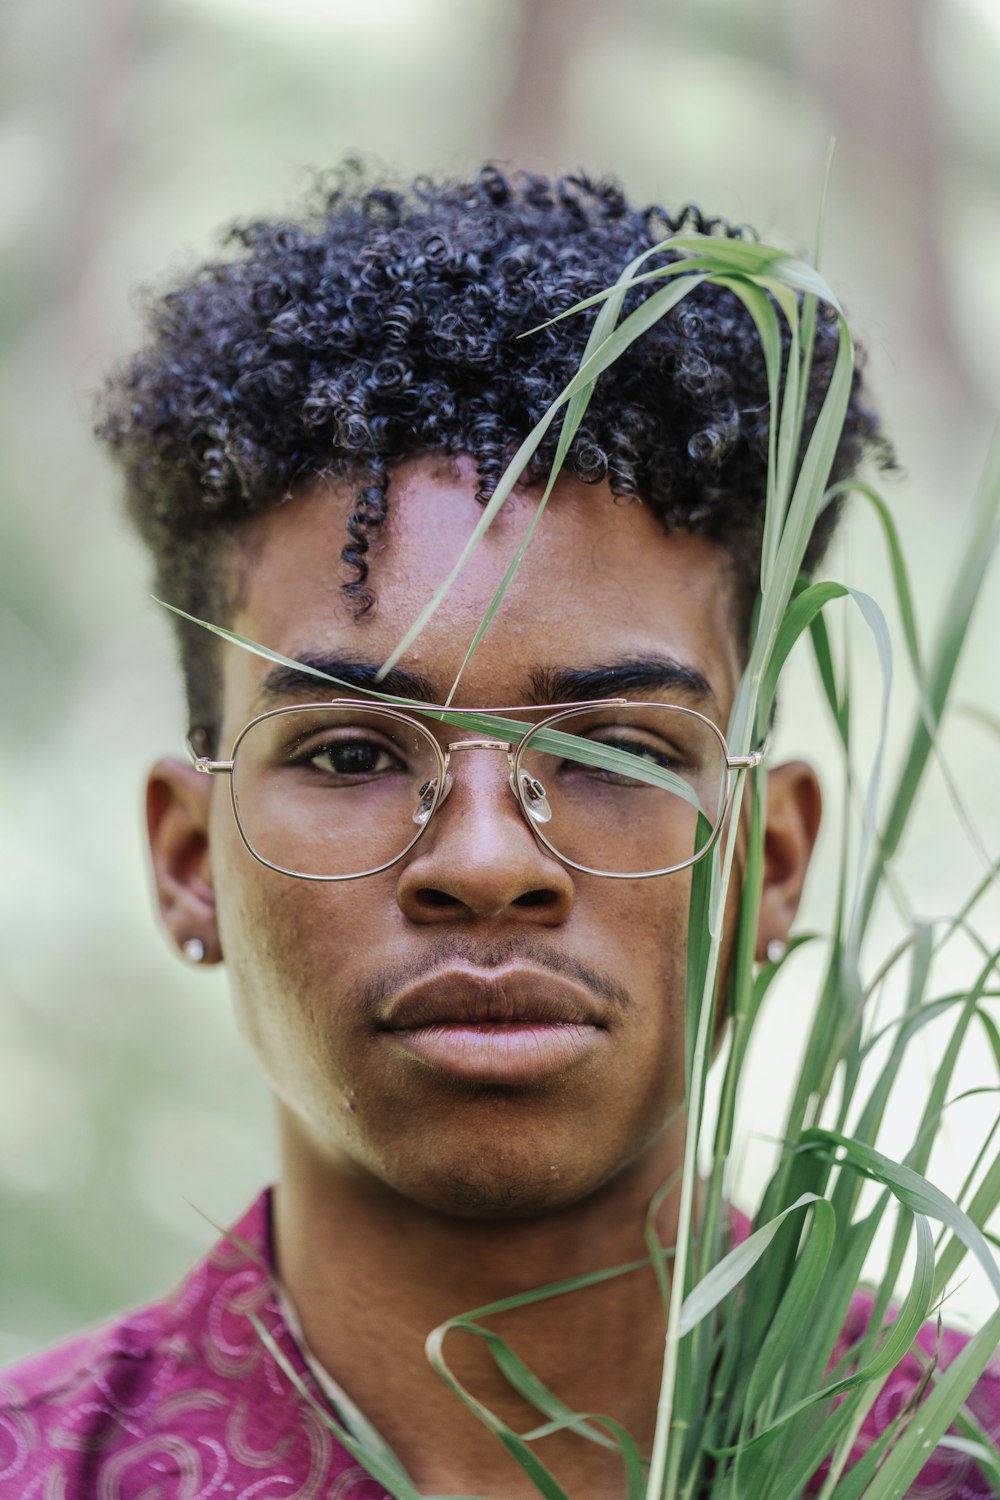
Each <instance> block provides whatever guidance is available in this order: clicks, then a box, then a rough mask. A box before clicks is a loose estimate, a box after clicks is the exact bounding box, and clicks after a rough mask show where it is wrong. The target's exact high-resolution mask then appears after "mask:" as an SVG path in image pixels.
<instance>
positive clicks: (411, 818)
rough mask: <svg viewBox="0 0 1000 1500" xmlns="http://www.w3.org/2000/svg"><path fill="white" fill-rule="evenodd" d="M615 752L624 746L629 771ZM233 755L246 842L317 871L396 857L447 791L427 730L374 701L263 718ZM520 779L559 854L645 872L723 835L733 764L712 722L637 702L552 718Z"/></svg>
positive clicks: (289, 867) (360, 867) (521, 761)
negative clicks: (721, 823) (720, 828)
mask: <svg viewBox="0 0 1000 1500" xmlns="http://www.w3.org/2000/svg"><path fill="white" fill-rule="evenodd" d="M434 727H435V730H436V731H437V732H438V734H440V736H441V739H442V741H443V742H445V743H446V742H447V741H448V740H454V739H455V738H456V737H457V736H456V731H455V730H454V729H452V728H450V727H449V726H448V725H435V726H434ZM609 751H621V752H624V753H626V754H628V755H629V757H630V761H631V763H630V765H629V767H628V774H623V773H622V771H621V770H620V769H619V768H618V767H617V766H615V765H613V764H612V763H611V760H610V757H609ZM472 753H478V752H475V751H474V752H472ZM483 753H494V754H495V753H496V752H490V751H486V752H483ZM234 762H235V763H234V767H233V802H234V806H235V809H236V816H237V819H238V821H239V824H240V828H241V830H242V832H243V837H244V838H245V839H246V842H247V843H248V845H249V846H250V848H251V849H252V850H253V852H254V853H255V854H256V855H258V857H259V858H261V859H263V860H264V861H265V863H267V864H270V865H273V866H275V867H276V868H277V869H279V870H284V871H287V872H288V873H291V874H299V875H307V876H311V877H313V878H327V879H329V878H336V877H341V878H343V877H348V876H353V875H364V874H368V873H371V872H372V871H375V870H378V869H381V868H383V867H384V866H386V865H388V864H390V863H392V862H393V861H394V860H396V859H398V858H399V856H400V855H401V854H403V853H404V852H405V851H406V850H407V849H408V848H409V846H410V845H411V844H412V843H413V842H414V841H415V839H416V838H418V837H419V835H420V832H421V830H422V828H423V826H424V824H425V823H426V822H427V820H428V818H429V816H430V815H431V813H432V812H433V810H434V807H435V806H436V803H437V800H438V798H439V793H440V788H439V781H440V777H441V772H442V760H441V756H440V752H439V751H438V749H437V748H436V742H435V739H434V738H433V736H432V732H431V730H430V728H424V726H423V725H422V724H420V723H418V722H416V721H410V720H408V719H406V718H403V717H396V716H395V715H393V714H391V713H388V712H386V711H385V710H382V709H379V708H367V707H361V706H357V707H356V706H353V705H350V706H341V707H337V708H329V707H325V706H317V707H309V708H301V709H298V708H297V709H292V710H284V711H279V712H277V713H274V714H268V715H265V716H264V717H263V718H261V719H259V720H258V721H256V723H254V724H252V725H250V727H249V728H248V729H247V730H246V731H244V734H243V736H242V737H241V739H240V741H239V743H238V745H237V747H236V751H235V756H234ZM455 769H456V770H457V774H461V770H460V768H459V767H458V766H457V765H456V768H455ZM514 776H515V782H516V786H517V788H518V792H519V800H520V802H521V805H522V807H523V809H524V810H525V813H526V815H527V816H528V818H529V821H530V822H531V825H532V827H534V828H535V830H536V831H537V833H538V835H539V837H540V838H541V839H542V841H543V842H544V843H546V844H547V845H548V846H549V848H550V849H552V850H553V852H555V853H556V854H559V855H561V856H562V857H563V858H565V859H568V860H570V861H571V862H573V863H574V864H578V865H582V866H583V867H584V868H586V869H591V870H597V871H600V872H603V873H606V874H630V873H631V874H647V873H652V872H654V871H660V870H667V869H671V868H673V867H675V866H677V865H681V864H684V863H686V862H688V861H689V860H691V859H692V858H693V857H695V856H697V854H699V853H700V852H702V849H703V848H704V846H705V844H706V843H707V842H708V841H709V840H710V838H711V837H712V835H714V832H715V828H716V825H717V822H718V818H719V816H720V810H721V809H722V807H723V802H724V797H725V788H726V761H725V754H724V749H723V746H722V742H721V740H720V738H719V736H718V734H717V733H716V732H715V730H714V729H713V728H712V726H711V725H710V724H709V723H707V721H705V720H703V719H702V718H700V717H699V716H698V715H696V714H692V713H688V712H686V711H684V710H683V709H678V708H671V707H668V706H665V705H662V704H642V703H640V704H629V705H625V706H614V707H611V706H609V707H603V706H601V707H598V708H592V709H574V710H570V711H567V712H566V713H565V714H562V715H560V716H559V717H558V718H557V719H554V720H548V721H546V723H545V724H543V725H542V726H540V727H538V728H537V729H535V730H533V731H531V732H530V733H528V734H527V735H526V738H525V740H524V741H523V742H522V744H521V746H520V748H519V749H518V750H517V753H516V755H515V761H514ZM699 811H701V812H702V813H703V814H704V817H703V819H702V820H701V821H700V822H699V818H698V813H699ZM696 839H697V841H698V842H697V843H696Z"/></svg>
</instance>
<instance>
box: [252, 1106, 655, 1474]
mask: <svg viewBox="0 0 1000 1500" xmlns="http://www.w3.org/2000/svg"><path fill="white" fill-rule="evenodd" d="M282 1140H283V1162H284V1170H283V1175H282V1181H281V1184H280V1186H279V1188H278V1189H277V1192H276V1195H275V1247H276V1257H277V1263H278V1269H279V1275H280V1277H281V1280H282V1282H283V1284H284V1286H285V1288H286V1290H287V1292H288V1294H289V1296H290V1298H291V1300H292V1302H293V1304H294V1306H295V1308H296V1311H297V1313H298V1316H299V1318H300V1321H301V1324H302V1330H303V1333H304V1335H305V1338H306V1341H307V1343H308V1344H309V1347H310V1349H311V1350H312V1352H313V1354H314V1356H315V1357H316V1358H317V1359H318V1360H319V1362H320V1363H321V1364H322V1365H323V1366H324V1368H325V1369H327V1370H328V1371H329V1373H330V1374H331V1375H332V1376H333V1377H334V1379H335V1380H336V1381H337V1382H338V1383H339V1384H340V1385H341V1386H342V1387H343V1389H344V1390H345V1391H346V1392H347V1393H348V1395H349V1396H350V1397H351V1399H352V1400H353V1401H354V1402H355V1404H356V1405H357V1406H358V1407H360V1409H361V1410H362V1411H363V1412H364V1414H365V1416H366V1417H367V1418H368V1419H369V1421H371V1422H372V1423H373V1424H374V1426H375V1427H376V1428H377V1429H378V1430H379V1431H380V1432H381V1434H382V1436H383V1437H384V1438H385V1439H386V1441H387V1442H388V1443H389V1445H390V1447H391V1448H392V1449H393V1450H394V1451H395V1453H396V1454H397V1455H398V1457H399V1458H400V1460H401V1461H402V1463H403V1465H404V1467H405V1468H406V1470H407V1472H408V1473H409V1474H410V1476H411V1477H412V1479H413V1481H414V1484H415V1485H416V1486H417V1488H418V1489H420V1490H421V1491H423V1492H429V1493H437V1494H440V1493H451V1494H455V1493H464V1494H479V1495H484V1494H485V1495H494V1496H496V1495H503V1496H504V1497H505V1500H519V1497H520V1496H522V1495H524V1496H537V1494H538V1490H537V1488H536V1487H535V1486H534V1485H532V1484H531V1483H530V1482H528V1481H527V1479H526V1476H525V1475H524V1474H523V1472H522V1470H521V1469H520V1468H519V1467H518V1466H517V1465H516V1464H515V1463H514V1461H513V1459H511V1458H510V1456H509V1455H508V1454H507V1452H506V1450H505V1449H504V1448H503V1447H502V1446H501V1444H500V1443H499V1442H498V1441H497V1439H496V1438H495V1437H494V1436H493V1435H492V1434H491V1433H490V1431H489V1430H488V1429H487V1428H486V1427H485V1426H484V1425H483V1424H482V1423H481V1422H480V1421H479V1420H478V1419H477V1418H476V1417H474V1416H473V1415H472V1414H471V1413H470V1412H469V1411H468V1410H467V1409H466V1408H465V1407H464V1406H463V1405H462V1403H461V1402H460V1401H459V1400H458V1399H457V1398H456V1397H455V1396H454V1395H453V1394H452V1393H451V1392H450V1391H449V1390H448V1389H447V1388H446V1386H445V1385H444V1383H443V1382H442V1381H441V1380H440V1379H438V1378H437V1377H436V1376H435V1375H434V1374H432V1373H431V1372H430V1371H429V1369H428V1363H427V1356H426V1354H425V1347H424V1346H425V1342H426V1339H427V1336H428V1335H429V1334H430V1333H431V1331H432V1330H433V1329H434V1328H436V1327H439V1326H440V1325H441V1324H442V1323H444V1322H446V1321H447V1320H448V1319H450V1318H454V1317H456V1316H458V1315H461V1314H464V1313H467V1312H469V1311H471V1310H472V1309H474V1308H477V1307H482V1306H484V1305H487V1304H490V1303H493V1302H497V1301H500V1300H502V1299H505V1298H508V1297H513V1296H516V1295H518V1294H520V1293H523V1292H527V1291H530V1290H532V1289H533V1288H536V1287H542V1286H546V1285H549V1284H551V1283H553V1282H556V1281H565V1280H567V1279H570V1278H574V1277H578V1276H586V1275H588V1274H590V1273H593V1272H596V1271H600V1270H603V1269H606V1268H609V1267H614V1266H620V1265H624V1264H628V1263H630V1262H633V1261H641V1260H644V1259H646V1257H647V1256H648V1247H647V1244H646V1241H645V1237H644V1226H645V1219H646V1210H647V1206H648V1204H649V1201H650V1199H651V1198H652V1196H653V1194H654V1193H655V1192H656V1190H657V1189H658V1188H659V1187H660V1186H661V1185H662V1184H663V1183H664V1182H665V1181H667V1180H669V1178H670V1177H671V1175H672V1174H673V1173H675V1172H676V1171H677V1168H678V1165H679V1162H680V1159H681V1150H682V1132H681V1128H680V1127H678V1128H675V1129H674V1130H673V1131H671V1132H668V1133H667V1134H666V1135H665V1136H664V1137H663V1138H662V1139H661V1140H660V1141H658V1142H657V1144H656V1146H655V1147H654V1148H652V1149H651V1150H650V1151H649V1152H647V1153H646V1154H645V1155H644V1156H643V1157H642V1158H641V1159H640V1160H639V1161H637V1162H636V1163H634V1164H633V1165H632V1166H631V1167H630V1168H628V1169H627V1170H625V1171H624V1172H622V1173H620V1174H619V1175H618V1177H616V1178H615V1180H614V1181H613V1182H611V1183H609V1184H606V1185H605V1186H603V1187H602V1188H600V1189H599V1190H598V1191H596V1192H594V1193H592V1194H590V1195H589V1196H588V1197H587V1198H586V1199H584V1200H582V1201H581V1202H579V1203H576V1204H573V1205H571V1206H570V1207H567V1208H564V1209H561V1210H560V1211H558V1212H555V1213H551V1214H547V1215H545V1216H542V1217H538V1218H534V1219H519V1220H512V1221H503V1220H497V1219H490V1220H475V1219H462V1218H456V1217H454V1216H451V1215H446V1214H442V1213H438V1212H435V1211H432V1210H429V1209H427V1208H425V1207H423V1206H422V1205H420V1204H417V1203H414V1202H412V1201H411V1200H408V1199H406V1198H404V1197H402V1196H400V1195H399V1194H398V1193H396V1192H395V1191H393V1190H391V1189H389V1188H387V1187H386V1186H385V1185H384V1184H383V1183H382V1182H380V1181H379V1180H378V1179H376V1178H374V1177H372V1176H371V1175H369V1174H366V1173H363V1172H361V1171H359V1169H357V1168H353V1169H349V1168H348V1167H347V1166H346V1164H344V1163H342V1162H331V1161H330V1159H329V1158H321V1157H320V1156H319V1155H318V1154H317V1153H316V1152H315V1151H313V1150H311V1149H309V1147H308V1145H307V1144H306V1143H305V1142H304V1141H303V1139H302V1137H301V1135H300V1133H299V1132H298V1130H297V1127H296V1124H295V1122H294V1121H291V1120H289V1119H287V1118H285V1119H283V1130H282ZM676 1214H677V1195H676V1193H671V1194H668V1195H667V1198H666V1199H665V1201H664V1203H663V1205H662V1208H661V1210H660V1212H659V1214H658V1218H657V1230H658V1233H659V1236H660V1240H661V1243H663V1244H665V1245H670V1244H672V1243H673V1239H674V1234H675V1230H676ZM668 1265H669V1262H668ZM481 1326H483V1327H486V1328H488V1329H489V1330H490V1331H491V1332H493V1333H496V1334H499V1335H500V1337H501V1338H503V1339H504V1340H505V1341H506V1342H508V1343H509V1344H510V1345H512V1347H513V1348H514V1349H515V1350H516V1352H517V1355H518V1356H519V1358H520V1359H521V1360H522V1361H523V1362H524V1363H525V1364H526V1365H527V1366H528V1368H529V1369H530V1370H531V1371H532V1372H533V1373H534V1374H535V1375H536V1376H537V1377H538V1378H539V1379H540V1380H541V1381H542V1383H543V1384H544V1385H545V1386H546V1387H547V1388H548V1389H549V1390H551V1391H553V1392H554V1393H555V1394H556V1395H557V1396H558V1397H559V1399H560V1400H561V1401H563V1402H565V1403H566V1405H568V1406H569V1407H571V1408H572V1409H573V1410H575V1411H581V1412H594V1413H601V1414H602V1415H605V1416H609V1417H613V1418H614V1419H615V1420H617V1421H619V1422H621V1423H623V1425H624V1426H625V1427H626V1428H627V1429H628V1430H629V1432H631V1434H632V1436H633V1437H634V1438H635V1439H636V1441H637V1443H638V1444H639V1448H640V1451H641V1452H643V1453H645V1454H646V1455H647V1456H648V1453H649V1449H650V1446H651V1443H652V1432H653V1425H654V1422H655V1415H656V1393H657V1390H658V1387H659V1372H660V1365H661V1362H662V1358H663V1339H664V1333H665V1327H666V1321H665V1315H664V1312H663V1307H662V1302H661V1297H660V1291H659V1287H658V1284H657V1280H656V1277H655V1275H654V1273H653V1271H652V1269H651V1268H650V1266H648V1265H646V1266H645V1267H644V1268H642V1269H638V1270H633V1271H631V1272H629V1273H627V1274H623V1275H620V1276H616V1277H614V1278H612V1279H610V1280H608V1281H605V1282H602V1283H598V1284H596V1285H594V1286H590V1287H587V1288H584V1289H579V1290H576V1291H573V1292H571V1293H569V1294H567V1295H563V1296H557V1297H552V1298H546V1299H545V1300H542V1301H539V1302H537V1303H534V1304H531V1305H528V1306H526V1307H521V1308H517V1309H515V1310H510V1311H506V1312H504V1313H501V1314H494V1315H491V1316H490V1317H489V1318H487V1319H484V1320H481ZM443 1355H444V1358H445V1360H446V1361H447V1363H448V1366H449V1368H450V1369H451V1371H452V1372H453V1374H454V1375H455V1376H456V1377H457V1379H458V1380H460V1381H461V1383H462V1384H463V1385H464V1386H465V1388H466V1389H467V1390H468V1391H469V1392H470V1393H471V1394H472V1395H473V1396H474V1397H475V1398H476V1399H477V1400H478V1401H480V1402H482V1403H483V1404H484V1405H485V1406H487V1407H488V1408H489V1409H490V1410H491V1411H493V1412H494V1413H496V1415H497V1416H498V1417H500V1418H501V1419H502V1420H503V1421H504V1422H506V1423H507V1424H508V1425H509V1426H510V1427H511V1428H513V1429H514V1430H515V1431H517V1432H522V1433H523V1432H527V1431H530V1430H531V1429H533V1428H535V1427H537V1426H540V1425H541V1424H542V1422H543V1421H544V1420H545V1419H544V1418H543V1417H542V1416H541V1415H540V1414H539V1412H538V1411H537V1410H536V1409H535V1408H534V1407H532V1406H530V1405H529V1404H528V1403H527V1402H526V1401H525V1400H523V1399H522V1398H521V1397H520V1396H518V1395H517V1393H516V1392H515V1391H514V1390H513V1389H512V1387H511V1386H510V1385H509V1384H508V1383H507V1381H506V1380H505V1379H504V1377H503V1376H502V1375H501V1374H500V1372H499V1370H498V1369H497V1367H496V1365H495V1363H494V1362H493V1360H492V1359H491V1358H490V1355H489V1352H488V1350H487V1347H486V1345H485V1343H484V1342H483V1340H482V1339H479V1338H476V1337H475V1336H474V1335H470V1334H469V1333H467V1332H464V1331H461V1330H456V1331H453V1332H451V1333H449V1335H448V1336H447V1338H446V1339H445V1341H444V1345H443ZM532 1449H533V1451H534V1452H535V1453H536V1454H537V1456H538V1457H539V1458H541V1460H542V1461H543V1462H544V1463H545V1464H546V1465H547V1466H548V1467H550V1468H551V1469H552V1471H553V1473H554V1474H555V1476H556V1478H557V1479H558V1481H559V1483H560V1484H561V1485H562V1486H563V1488H564V1489H566V1490H567V1491H569V1492H570V1493H572V1494H573V1496H574V1497H580V1500H589V1497H591V1496H593V1497H600V1500H611V1497H613V1496H616V1495H618V1494H619V1493H621V1494H623V1495H624V1493H625V1487H624V1474H623V1468H622V1464H621V1461H620V1459H619V1458H618V1456H617V1455H616V1454H615V1453H614V1452H612V1451H610V1450H608V1449H606V1448H604V1447H601V1446H598V1445H595V1444H594V1443H592V1442H589V1441H587V1440H586V1439H584V1438H581V1437H579V1436H576V1435H574V1434H569V1433H566V1432H561V1433H557V1434H554V1435H551V1436H549V1437H547V1438H544V1439H542V1440H540V1441H538V1442H536V1443H533V1444H532Z"/></svg>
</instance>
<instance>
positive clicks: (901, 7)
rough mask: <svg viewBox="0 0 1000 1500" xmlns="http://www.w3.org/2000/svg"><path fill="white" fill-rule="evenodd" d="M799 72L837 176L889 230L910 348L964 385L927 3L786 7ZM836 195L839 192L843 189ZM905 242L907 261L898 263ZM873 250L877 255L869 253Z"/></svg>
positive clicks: (867, 1)
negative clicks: (945, 254) (946, 263)
mask: <svg viewBox="0 0 1000 1500" xmlns="http://www.w3.org/2000/svg"><path fill="white" fill-rule="evenodd" d="M787 16H788V24H789V28H790V33H791V36H792V38H793V45H794V46H795V49H796V51H797V53H798V58H799V65H800V69H801V71H802V72H803V73H804V74H805V75H806V78H807V81H808V83H809V85H810V87H811V88H812V89H813V90H814V91H815V92H816V93H817V94H818V95H819V97H820V98H821V99H822V101H823V102H824V104H825V105H826V107H827V108H828V110H829V112H830V115H831V120H832V124H833V130H834V134H835V135H836V137H837V140H838V141H839V142H840V143H841V146H842V148H843V149H842V151H841V153H840V154H839V160H838V163H837V167H836V168H835V171H836V173H838V174H845V175H846V177H847V182H846V191H847V192H848V193H850V194H851V195H852V197H853V198H854V200H855V201H856V202H857V203H858V204H859V205H862V206H863V208H864V209H865V210H866V211H867V213H868V216H869V219H870V221H871V223H872V224H873V225H875V224H878V223H883V224H886V225H887V226H889V225H891V234H889V233H887V234H886V236H885V242H886V243H887V244H891V246H892V250H893V257H894V259H893V262H892V263H889V262H887V263H886V264H885V265H884V266H883V267H882V268H881V271H882V275H883V276H884V278H885V281H886V289H887V291H888V292H889V293H890V295H895V296H897V297H899V296H902V297H903V298H905V301H906V305H907V323H908V326H909V327H910V328H912V330H913V333H914V341H915V344H916V350H915V352H916V353H917V354H918V355H919V357H921V358H928V359H932V360H934V361H936V362H938V363H939V364H940V365H943V366H944V367H945V369H946V370H948V371H950V373H951V375H952V376H953V377H957V379H958V381H959V383H960V384H961V385H962V386H966V385H967V384H968V383H969V376H968V372H967V371H966V370H965V368H964V363H963V360H962V357H961V354H960V352H959V350H958V348H957V346H956V342H955V339H954V337H953V334H952V330H951V326H950V322H949V318H948V297H947V295H946V290H945V285H946V283H945V277H944V267H943V262H942V251H943V244H944V233H943V231H944V227H945V225H946V223H947V213H946V205H945V203H944V201H943V180H944V173H943V171H942V159H941V142H940V140H939V136H938V130H937V119H938V108H937V102H936V100H935V97H934V87H933V80H932V76H931V68H930V64H929V59H928V56H927V44H926V22H927V0H822V3H814V4H813V5H810V6H808V7H803V6H801V5H800V4H798V3H796V0H789V3H788V6H787ZM839 191H840V192H841V193H843V192H844V191H845V185H844V184H843V183H842V184H841V186H840V188H839ZM902 245H905V246H906V247H907V250H908V256H907V260H906V261H905V262H904V263H902V264H900V263H899V261H898V250H899V247H900V246H902ZM877 253H878V252H877V247H876V254H877Z"/></svg>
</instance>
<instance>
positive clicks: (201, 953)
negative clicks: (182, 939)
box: [181, 938, 205, 964]
mask: <svg viewBox="0 0 1000 1500" xmlns="http://www.w3.org/2000/svg"><path fill="white" fill-rule="evenodd" d="M181 951H182V953H183V954H184V957H185V958H186V959H188V961H189V962H190V963H193V964H200V963H201V962H202V960H203V959H204V957H205V944H204V943H203V942H202V940H201V938H188V940H187V942H186V943H185V944H184V946H183V948H182V949H181Z"/></svg>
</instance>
